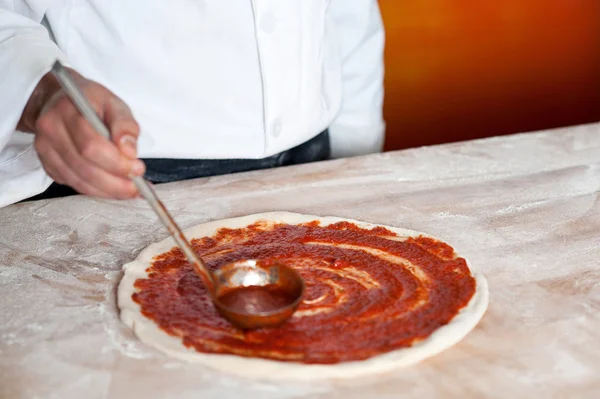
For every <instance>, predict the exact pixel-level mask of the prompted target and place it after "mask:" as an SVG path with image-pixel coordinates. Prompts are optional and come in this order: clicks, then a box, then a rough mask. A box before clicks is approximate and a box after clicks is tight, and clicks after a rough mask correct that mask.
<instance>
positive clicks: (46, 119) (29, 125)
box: [17, 70, 145, 199]
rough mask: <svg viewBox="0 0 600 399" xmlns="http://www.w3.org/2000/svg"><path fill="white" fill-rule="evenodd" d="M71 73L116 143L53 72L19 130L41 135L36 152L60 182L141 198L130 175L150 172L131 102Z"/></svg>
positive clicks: (107, 194) (109, 194) (98, 194)
mask: <svg viewBox="0 0 600 399" xmlns="http://www.w3.org/2000/svg"><path fill="white" fill-rule="evenodd" d="M70 73H71V75H72V76H73V78H74V79H75V80H76V82H77V83H78V85H79V88H80V89H81V91H82V92H83V93H84V94H85V96H86V97H87V99H88V100H89V102H90V104H91V105H92V106H93V107H94V109H95V110H96V112H97V113H98V115H99V116H100V118H101V119H102V120H103V122H104V123H105V124H106V126H107V127H108V128H109V130H110V132H111V141H109V140H107V139H105V138H104V137H102V136H101V135H100V134H99V133H97V132H96V131H95V130H94V129H93V128H92V126H91V125H90V124H89V123H88V122H87V121H86V120H85V118H84V117H83V116H82V115H81V114H80V113H79V111H78V110H77V109H76V108H75V106H74V105H73V103H72V102H71V100H70V99H69V98H68V96H67V95H66V93H65V92H64V91H63V90H62V89H61V87H60V85H59V83H58V82H57V81H56V79H55V78H54V76H53V75H52V74H51V73H48V74H47V75H45V76H44V78H42V80H41V81H40V82H39V83H38V85H37V87H36V89H35V90H34V92H33V94H32V95H31V97H30V99H29V101H28V103H27V106H26V107H25V110H24V111H23V114H22V116H21V120H20V121H19V125H18V126H17V128H18V129H19V130H21V131H28V132H31V133H34V134H35V150H36V151H37V153H38V156H39V158H40V160H41V162H42V165H43V167H44V169H45V170H46V172H47V173H48V175H49V176H50V177H51V178H52V179H53V180H54V181H56V182H57V183H59V184H65V185H68V186H71V187H72V188H74V189H75V190H77V191H78V192H80V193H81V194H87V195H92V196H95V197H102V198H114V199H127V198H133V197H135V196H137V195H138V191H137V189H136V187H135V185H134V184H133V182H132V181H131V180H130V178H129V177H130V176H141V175H143V174H144V172H145V166H144V163H143V162H142V161H140V160H138V159H137V138H138V136H139V131H140V129H139V126H138V124H137V122H136V121H135V119H134V118H133V115H132V114H131V111H130V110H129V108H128V107H127V105H126V104H125V103H124V102H123V101H122V100H121V99H119V98H118V97H117V96H116V95H114V94H113V93H111V92H110V91H109V90H108V89H106V88H105V87H104V86H102V85H100V84H98V83H96V82H93V81H91V80H88V79H85V78H84V77H82V76H81V75H79V74H77V73H76V72H74V71H72V70H70Z"/></svg>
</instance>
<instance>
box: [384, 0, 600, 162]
mask: <svg viewBox="0 0 600 399" xmlns="http://www.w3.org/2000/svg"><path fill="white" fill-rule="evenodd" d="M379 4H380V6H381V11H382V13H383V18H384V22H385V25H386V31H387V49H386V100H385V117H386V122H387V125H388V128H387V137H386V149H387V150H394V149H400V148H407V147H414V146H420V145H428V144H436V143H441V142H448V141H458V140H466V139H472V138H478V137H486V136H495V135H500V134H508V133H517V132H524V131H532V130H539V129H546V128H552V127H558V126H567V125H574V124H580V123H587V122H595V121H600V0H496V1H490V0H485V1H484V0H407V1H401V0H379Z"/></svg>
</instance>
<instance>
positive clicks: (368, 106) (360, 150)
mask: <svg viewBox="0 0 600 399" xmlns="http://www.w3.org/2000/svg"><path fill="white" fill-rule="evenodd" d="M329 13H330V18H332V20H333V26H334V29H335V35H336V38H337V41H338V43H339V45H340V56H341V60H342V91H343V93H342V107H341V111H340V113H339V115H338V117H337V118H336V120H335V121H334V123H333V125H332V126H331V127H330V129H329V132H330V136H331V146H332V156H333V157H335V158H339V157H348V156H354V155H362V154H368V153H373V152H379V151H381V150H382V149H383V141H384V136H385V123H384V121H383V75H384V65H383V49H384V42H385V33H384V28H383V22H382V19H381V13H380V10H379V5H378V2H377V0H331V4H330V8H329Z"/></svg>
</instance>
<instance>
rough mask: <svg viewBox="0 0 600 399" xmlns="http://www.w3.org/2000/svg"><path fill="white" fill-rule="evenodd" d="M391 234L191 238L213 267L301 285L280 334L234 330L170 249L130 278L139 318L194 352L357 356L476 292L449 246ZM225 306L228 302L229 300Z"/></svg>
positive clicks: (445, 315) (396, 340) (242, 232)
mask: <svg viewBox="0 0 600 399" xmlns="http://www.w3.org/2000/svg"><path fill="white" fill-rule="evenodd" d="M395 236H396V234H395V233H393V232H391V231H390V230H387V229H385V228H382V227H377V228H374V229H372V230H368V229H362V228H360V227H358V226H356V225H354V224H352V223H348V222H342V223H337V224H334V225H330V226H326V227H321V226H319V224H318V222H311V223H307V224H303V225H287V224H270V223H267V222H259V223H255V224H253V225H251V226H248V227H246V228H241V229H228V228H223V229H220V230H219V231H218V232H217V233H216V234H215V235H214V236H212V237H205V238H201V239H195V240H192V246H193V248H194V250H195V251H196V252H197V253H198V254H199V255H200V256H202V257H203V259H204V260H205V263H206V264H207V265H208V267H209V268H211V269H212V270H216V269H218V268H219V267H221V266H222V265H225V264H227V263H229V262H233V261H237V260H242V259H258V260H261V261H273V260H278V261H281V262H283V263H285V264H286V265H288V266H290V267H293V268H295V269H296V270H297V271H298V273H299V274H300V275H301V276H302V278H303V279H304V281H305V284H306V291H305V295H304V299H303V302H302V303H301V304H300V306H299V308H298V310H297V311H296V313H295V314H294V316H292V317H291V318H290V319H288V321H287V322H286V323H284V324H283V325H281V326H280V327H278V328H272V329H259V330H253V331H241V330H238V329H236V328H235V327H233V326H232V325H231V324H229V323H228V322H227V321H226V320H225V319H223V318H222V317H221V316H220V315H219V313H218V312H217V310H216V309H215V308H214V306H213V304H212V302H211V301H210V299H209V297H208V294H207V292H206V290H205V288H204V286H203V284H202V281H201V280H200V278H199V277H198V276H196V274H195V273H194V271H193V269H192V267H191V265H190V264H189V263H188V262H187V261H186V259H185V256H184V255H183V254H182V253H181V252H180V251H179V249H177V248H173V249H172V250H171V251H169V252H167V253H165V254H162V255H160V256H157V257H156V258H155V259H154V261H153V262H152V264H151V266H150V267H149V268H148V269H147V272H148V278H146V279H138V280H137V281H136V283H135V287H136V289H137V292H136V293H135V294H133V300H134V301H135V302H136V303H138V304H139V305H140V307H141V311H142V313H143V314H144V316H145V317H147V318H149V319H151V320H153V321H154V322H155V323H156V324H157V325H158V326H159V327H160V328H161V329H162V330H163V331H165V332H166V333H168V334H170V335H172V336H175V337H179V338H181V339H182V342H183V344H184V345H185V346H187V347H190V348H194V349H195V350H197V351H198V352H205V353H228V354H237V355H241V356H253V357H261V358H267V359H275V360H282V361H295V362H303V363H318V364H332V363H339V362H344V361H353V360H363V359H367V358H369V357H372V356H375V355H379V354H382V353H386V352H389V351H393V350H396V349H400V348H405V347H409V346H411V345H412V344H413V343H416V342H418V341H420V340H423V339H425V338H427V337H428V336H429V335H430V334H431V333H432V332H434V331H435V330H436V329H438V328H440V327H442V326H444V325H445V324H447V323H448V322H450V320H451V319H452V318H453V317H454V316H455V315H456V314H457V313H458V312H459V311H460V309H461V308H463V307H464V306H465V305H466V304H467V303H468V302H469V300H470V299H471V298H472V296H473V294H474V293H475V280H474V278H473V277H472V276H471V274H470V272H469V269H468V267H467V264H466V261H465V260H464V259H462V258H459V257H456V255H455V254H454V250H453V249H452V247H450V246H449V245H447V244H444V243H442V242H440V241H437V240H434V239H432V238H426V237H418V238H409V239H407V240H402V241H398V240H394V239H393V238H394V237H395ZM263 294H264V292H263ZM278 299H281V300H283V299H282V298H278V297H277V295H274V296H273V300H272V301H271V303H272V304H273V305H274V306H275V305H276V304H277V300H278ZM227 300H229V301H231V303H234V304H235V303H236V294H235V293H232V294H231V296H230V297H228V298H227ZM267 302H269V301H267Z"/></svg>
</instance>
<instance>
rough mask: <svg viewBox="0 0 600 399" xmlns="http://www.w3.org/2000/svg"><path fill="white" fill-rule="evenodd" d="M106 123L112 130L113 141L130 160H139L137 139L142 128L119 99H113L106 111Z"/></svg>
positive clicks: (108, 102)
mask: <svg viewBox="0 0 600 399" xmlns="http://www.w3.org/2000/svg"><path fill="white" fill-rule="evenodd" d="M104 122H105V123H106V125H107V126H108V128H109V129H110V134H111V139H112V141H113V142H114V143H115V144H116V145H117V147H118V148H119V150H121V152H122V153H123V155H125V156H126V157H128V158H132V159H136V158H137V139H138V137H139V135H140V127H139V125H138V124H137V122H136V121H135V119H134V118H133V115H132V114H131V111H130V110H129V107H127V105H125V103H123V102H122V101H121V100H119V99H118V98H117V97H111V98H110V99H109V101H107V103H106V107H105V110H104Z"/></svg>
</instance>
